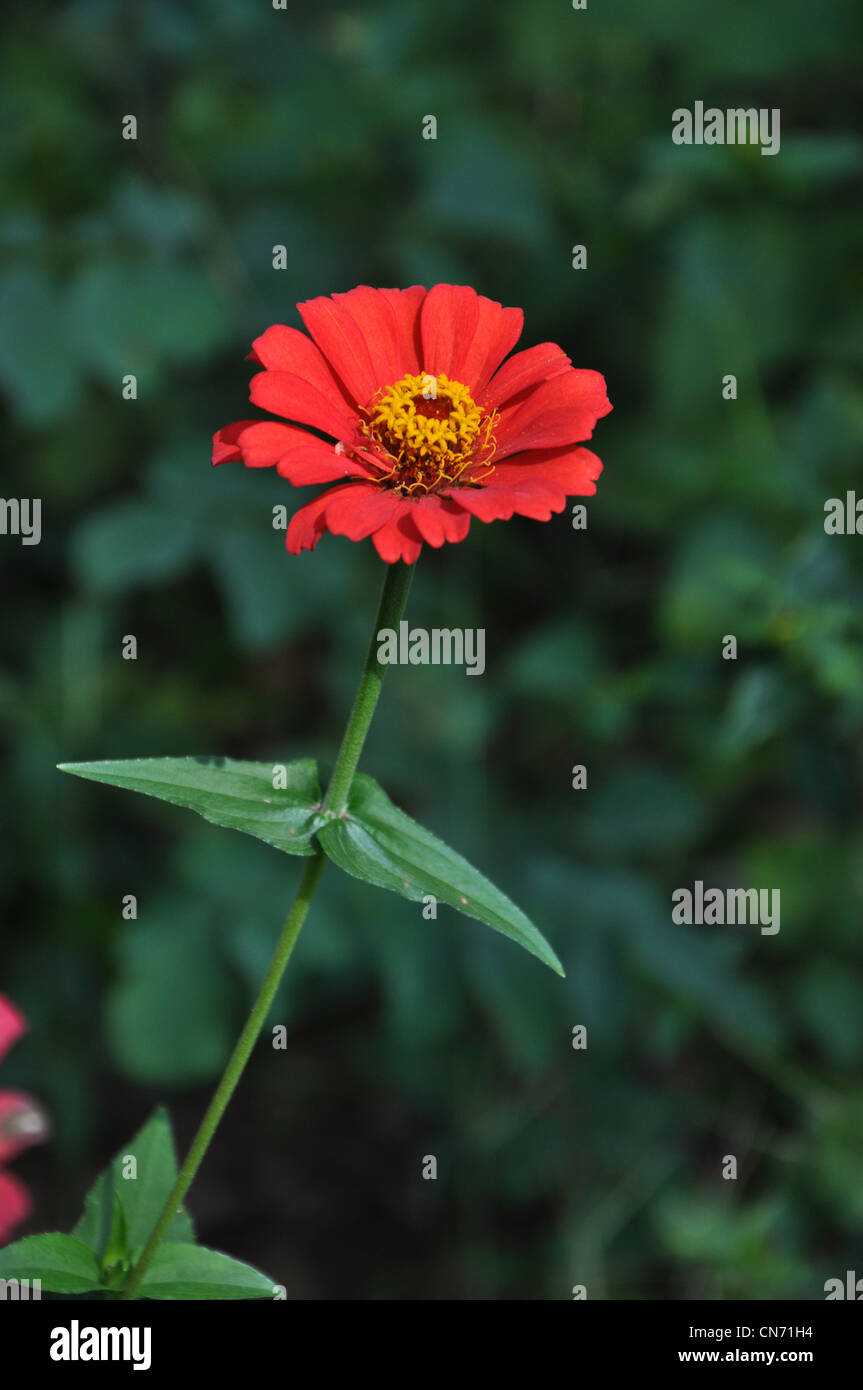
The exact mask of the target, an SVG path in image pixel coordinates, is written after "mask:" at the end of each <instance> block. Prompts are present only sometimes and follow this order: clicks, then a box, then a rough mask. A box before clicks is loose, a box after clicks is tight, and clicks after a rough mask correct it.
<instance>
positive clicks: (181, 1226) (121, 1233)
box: [72, 1107, 194, 1267]
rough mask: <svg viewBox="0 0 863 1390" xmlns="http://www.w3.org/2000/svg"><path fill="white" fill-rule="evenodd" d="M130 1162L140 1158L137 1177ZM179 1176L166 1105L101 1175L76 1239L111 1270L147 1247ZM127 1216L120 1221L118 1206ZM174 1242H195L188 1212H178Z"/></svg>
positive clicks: (172, 1231)
mask: <svg viewBox="0 0 863 1390" xmlns="http://www.w3.org/2000/svg"><path fill="white" fill-rule="evenodd" d="M129 1158H134V1160H135V1172H136V1174H137V1176H136V1177H134V1178H133V1177H124V1176H123V1175H124V1171H125V1172H130V1171H131V1165H130V1164H129V1163H128V1159H129ZM176 1176H177V1160H176V1156H175V1153H174V1140H173V1137H172V1135H171V1125H170V1121H169V1119H168V1116H167V1114H166V1113H165V1111H164V1110H163V1109H161V1107H160V1108H159V1109H158V1110H155V1111H154V1112H153V1114H152V1115H151V1116H150V1119H149V1120H148V1121H147V1123H146V1124H145V1125H143V1126H142V1128H141V1129H139V1130H138V1133H137V1134H136V1135H135V1136H134V1138H133V1139H131V1140H130V1141H129V1143H128V1144H126V1145H124V1147H123V1148H122V1149H121V1150H120V1152H119V1153H118V1154H117V1156H116V1158H115V1159H114V1160H113V1162H111V1163H110V1164H109V1165H108V1167H107V1168H106V1169H105V1171H104V1173H102V1174H101V1176H100V1177H98V1178H97V1179H96V1181H95V1183H94V1184H93V1186H92V1188H91V1189H90V1191H89V1192H88V1194H87V1197H86V1199H85V1201H84V1211H83V1214H82V1216H81V1219H80V1220H79V1222H78V1224H77V1226H76V1227H75V1229H74V1231H73V1233H72V1234H73V1235H74V1236H75V1237H77V1239H78V1240H80V1241H82V1242H83V1243H84V1245H86V1246H88V1247H89V1248H90V1249H91V1250H92V1251H93V1252H94V1254H95V1255H96V1258H97V1259H98V1261H99V1263H100V1265H103V1266H105V1267H108V1266H110V1265H113V1264H116V1263H119V1262H121V1261H122V1260H123V1258H124V1257H127V1256H128V1255H130V1253H131V1252H132V1251H134V1250H135V1249H137V1248H138V1247H140V1246H141V1245H143V1244H144V1243H145V1241H146V1240H147V1238H148V1236H149V1235H150V1232H151V1231H152V1229H153V1227H154V1226H155V1224H156V1221H157V1219H158V1217H159V1214H160V1212H161V1210H162V1207H163V1206H164V1204H165V1199H166V1197H167V1196H168V1193H169V1192H170V1190H171V1188H172V1187H173V1185H174V1181H175V1179H176ZM118 1201H119V1203H120V1204H121V1207H122V1213H121V1215H120V1216H119V1217H118V1214H117V1210H116V1203H117V1202H118ZM169 1236H172V1237H173V1238H174V1240H194V1233H193V1231H192V1223H191V1221H190V1219H189V1217H188V1215H187V1214H186V1212H184V1211H183V1212H178V1213H177V1215H176V1216H175V1217H174V1220H173V1222H172V1224H171V1227H170V1229H169Z"/></svg>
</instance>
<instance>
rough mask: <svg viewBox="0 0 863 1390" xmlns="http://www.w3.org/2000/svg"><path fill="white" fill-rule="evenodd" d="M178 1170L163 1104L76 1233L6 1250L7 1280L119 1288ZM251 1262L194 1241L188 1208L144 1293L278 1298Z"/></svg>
mask: <svg viewBox="0 0 863 1390" xmlns="http://www.w3.org/2000/svg"><path fill="white" fill-rule="evenodd" d="M176 1177H177V1162H176V1157H175V1154H174V1142H173V1138H172V1135H171V1126H170V1122H169V1120H168V1117H167V1115H166V1114H165V1112H164V1110H162V1109H159V1110H156V1111H155V1113H154V1114H153V1115H152V1116H151V1118H150V1119H149V1120H148V1121H147V1123H146V1124H145V1125H144V1127H143V1128H142V1129H140V1130H139V1131H138V1133H137V1134H136V1135H135V1137H134V1139H132V1141H131V1142H130V1143H129V1145H128V1146H127V1147H126V1148H125V1149H124V1150H123V1152H122V1153H119V1154H118V1155H117V1157H116V1158H115V1159H114V1161H113V1162H112V1163H111V1164H110V1165H109V1166H108V1168H106V1170H105V1172H104V1173H102V1174H101V1176H100V1177H98V1178H97V1179H96V1182H95V1183H94V1184H93V1187H92V1188H91V1189H90V1191H89V1193H88V1194H87V1197H86V1200H85V1202H84V1211H83V1213H82V1215H81V1219H80V1220H79V1222H78V1224H77V1225H76V1226H75V1228H74V1230H73V1231H72V1233H71V1235H66V1234H64V1233H63V1232H60V1231H54V1232H51V1233H50V1234H48V1235H41V1236H26V1237H25V1239H24V1240H19V1241H16V1242H15V1243H14V1244H13V1245H7V1246H4V1248H3V1249H2V1250H0V1279H5V1280H7V1281H8V1280H10V1279H17V1280H19V1281H22V1280H25V1279H27V1280H29V1281H30V1282H31V1288H32V1281H33V1280H36V1279H38V1280H39V1281H40V1282H41V1289H42V1291H44V1292H45V1293H58V1294H86V1293H92V1294H97V1295H107V1294H113V1295H116V1294H117V1293H118V1292H119V1291H120V1290H121V1289H122V1288H123V1286H124V1284H125V1282H126V1280H127V1278H128V1275H129V1272H130V1270H131V1269H132V1268H133V1266H134V1264H135V1262H136V1261H137V1260H138V1259H139V1257H140V1254H141V1251H142V1250H143V1248H144V1245H145V1244H146V1242H147V1239H148V1237H149V1235H150V1232H151V1231H152V1230H153V1227H154V1226H155V1224H156V1221H157V1220H158V1218H159V1215H160V1213H161V1211H162V1208H163V1206H164V1204H165V1201H166V1200H167V1197H168V1194H169V1193H170V1191H171V1188H172V1187H173V1185H174V1182H175V1181H176ZM277 1289H278V1286H277V1285H274V1283H273V1281H272V1280H271V1279H268V1278H267V1277H266V1275H264V1274H261V1273H259V1272H258V1270H256V1269H252V1267H251V1266H250V1265H246V1264H243V1263H242V1262H241V1261H240V1260H234V1259H232V1258H231V1257H230V1256H229V1255H222V1254H220V1252H219V1251H217V1250H207V1249H205V1248H204V1247H203V1246H200V1245H196V1244H195V1232H194V1229H193V1227H192V1222H191V1219H190V1217H189V1216H188V1214H187V1212H185V1211H184V1210H180V1211H178V1212H177V1214H176V1216H175V1217H174V1220H173V1221H172V1223H171V1225H170V1227H169V1229H168V1233H167V1237H166V1240H165V1243H164V1244H163V1245H162V1246H161V1247H160V1248H159V1250H158V1251H157V1252H156V1255H155V1256H154V1257H153V1261H152V1263H151V1264H150V1267H149V1269H148V1270H147V1273H146V1275H145V1276H144V1279H143V1281H142V1283H141V1288H140V1296H141V1297H142V1298H157V1299H210V1298H218V1299H228V1298H272V1297H273V1296H274V1294H275V1292H276V1291H277Z"/></svg>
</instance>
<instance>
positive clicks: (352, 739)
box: [324, 563, 414, 816]
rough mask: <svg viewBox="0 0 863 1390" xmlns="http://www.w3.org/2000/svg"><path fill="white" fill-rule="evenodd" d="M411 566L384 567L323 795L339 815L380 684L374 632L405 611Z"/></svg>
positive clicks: (381, 673) (327, 805)
mask: <svg viewBox="0 0 863 1390" xmlns="http://www.w3.org/2000/svg"><path fill="white" fill-rule="evenodd" d="M413 574H414V571H413V565H403V564H401V563H397V564H395V565H389V566H388V567H387V577H386V579H385V580H384V587H383V591H382V593H381V601H380V603H379V604H378V615H377V617H376V618H375V625H374V627H373V628H372V635H371V640H370V642H369V649H368V652H367V653H366V662H365V665H364V667H363V674H362V675H361V677H360V683H359V685H358V686H357V693H356V695H355V696H354V705H353V709H352V710H351V713H350V718H349V719H348V722H347V726H346V728H345V732H344V736H343V738H342V744H341V747H340V748H339V755H338V757H337V758H336V765H335V767H334V768H333V775H332V777H331V778H330V785H329V786H328V788H327V794H326V796H325V797H324V810H325V811H333V812H335V814H336V815H339V816H340V815H341V813H342V811H343V810H344V809H345V806H346V805H347V803H348V793H349V792H350V789H351V783H352V782H353V780H354V773H355V772H356V770H357V763H358V762H359V760H360V754H361V753H362V751H363V744H364V743H365V741H366V734H367V733H368V731H369V725H370V724H371V722H372V715H373V714H374V712H375V705H376V704H377V702H378V696H379V695H380V693H381V686H382V685H383V683H384V673H385V671H386V667H381V666H379V665H378V633H379V632H380V630H381V628H384V627H391V628H394V629H395V628H397V627H398V625H399V621H400V619H401V616H402V613H403V612H404V611H405V604H406V603H407V598H408V590H409V589H410V587H411V580H412V579H413Z"/></svg>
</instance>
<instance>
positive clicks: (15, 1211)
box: [0, 994, 48, 1245]
mask: <svg viewBox="0 0 863 1390" xmlns="http://www.w3.org/2000/svg"><path fill="white" fill-rule="evenodd" d="M26 1031H27V1024H26V1022H25V1020H24V1018H23V1016H22V1015H21V1014H20V1013H19V1012H18V1010H17V1009H16V1008H15V1006H14V1004H12V1003H11V1002H10V1000H8V999H7V998H6V996H5V995H3V994H0V1061H2V1059H3V1057H4V1056H5V1055H6V1053H7V1052H8V1051H9V1048H10V1047H11V1046H12V1044H13V1043H16V1042H17V1041H18V1039H19V1038H20V1037H21V1035H22V1033H25V1032H26ZM47 1132H48V1126H47V1122H46V1119H45V1114H44V1112H43V1111H42V1109H41V1107H40V1106H39V1105H37V1103H36V1101H34V1100H32V1099H31V1098H30V1096H25V1095H23V1094H22V1093H21V1092H20V1091H0V1245H3V1244H4V1243H5V1242H6V1241H7V1240H8V1239H9V1237H10V1235H11V1234H12V1232H13V1231H14V1229H15V1227H16V1226H20V1224H21V1222H22V1221H26V1219H27V1217H28V1216H29V1214H30V1196H29V1194H28V1192H27V1189H26V1187H24V1186H23V1184H22V1183H20V1182H19V1181H18V1179H17V1178H13V1177H12V1175H11V1173H7V1172H5V1170H4V1167H3V1165H4V1164H6V1163H8V1162H9V1160H10V1159H13V1158H15V1156H16V1155H17V1154H19V1153H21V1151H22V1149H27V1148H29V1147H30V1145H31V1144H38V1143H39V1142H40V1140H42V1139H44V1138H45V1136H46V1134H47Z"/></svg>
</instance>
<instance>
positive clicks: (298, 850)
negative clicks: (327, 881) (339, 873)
mask: <svg viewBox="0 0 863 1390" xmlns="http://www.w3.org/2000/svg"><path fill="white" fill-rule="evenodd" d="M58 766H59V769H60V771H61V772H71V773H74V775H75V776H76V777H85V778H86V779H87V780H88V781H90V782H105V783H106V784H107V785H108V786H111V787H125V788H126V790H127V791H133V792H143V793H144V795H145V796H155V797H158V798H159V800H160V801H170V802H171V803H172V805H174V806H185V807H186V808H187V809H188V810H190V811H197V813H198V815H199V816H203V817H204V820H208V821H211V822H212V824H213V825H223V826H225V827H227V829H229V830H240V831H242V832H243V834H244V835H254V836H255V838H256V839H258V840H263V841H264V842H265V843H266V844H268V845H273V847H274V848H275V849H281V850H284V851H285V853H286V854H314V853H315V846H314V845H313V844H312V843H311V840H312V836H313V834H314V833H315V831H316V830H317V828H318V826H319V825H321V824H322V823H323V820H322V817H321V816H320V814H319V812H318V807H319V805H320V801H321V788H320V783H319V782H318V772H317V767H316V765H315V763H314V761H313V759H311V758H303V759H301V760H300V761H299V762H293V763H287V764H284V763H283V764H273V763H246V762H237V761H235V760H234V759H233V758H134V759H129V760H127V761H124V762H101V763H59V764H58ZM279 766H281V767H283V768H284V775H283V776H282V777H281V778H280V779H279V780H280V781H284V782H285V783H286V785H285V786H284V787H281V786H276V787H274V786H273V782H274V780H275V779H274V769H275V768H276V767H279Z"/></svg>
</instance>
